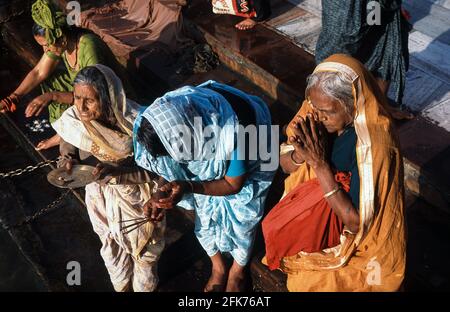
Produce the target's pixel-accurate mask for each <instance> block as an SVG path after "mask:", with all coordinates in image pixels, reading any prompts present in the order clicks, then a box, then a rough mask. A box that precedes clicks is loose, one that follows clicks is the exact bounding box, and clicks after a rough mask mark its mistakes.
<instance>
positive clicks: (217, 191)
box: [181, 174, 247, 196]
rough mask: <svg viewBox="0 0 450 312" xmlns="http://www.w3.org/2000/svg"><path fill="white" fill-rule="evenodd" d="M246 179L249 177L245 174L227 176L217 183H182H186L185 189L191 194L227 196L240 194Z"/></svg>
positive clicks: (216, 181)
mask: <svg viewBox="0 0 450 312" xmlns="http://www.w3.org/2000/svg"><path fill="white" fill-rule="evenodd" d="M246 179H247V175H245V174H244V175H241V176H238V177H228V176H225V177H224V178H223V179H220V180H215V181H203V182H190V181H189V182H187V181H183V182H181V183H185V185H184V188H185V189H186V190H187V191H188V192H189V191H190V192H191V193H196V194H203V195H211V196H226V195H233V194H237V193H239V192H240V191H241V189H242V186H243V185H244V182H245V180H246ZM186 184H187V185H186ZM191 185H192V186H191Z"/></svg>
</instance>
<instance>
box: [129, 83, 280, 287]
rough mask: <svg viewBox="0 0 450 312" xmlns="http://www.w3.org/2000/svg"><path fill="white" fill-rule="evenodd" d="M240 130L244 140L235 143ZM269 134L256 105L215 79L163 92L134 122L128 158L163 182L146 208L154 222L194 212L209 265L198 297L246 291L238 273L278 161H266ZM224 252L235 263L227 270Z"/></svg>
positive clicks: (264, 111)
mask: <svg viewBox="0 0 450 312" xmlns="http://www.w3.org/2000/svg"><path fill="white" fill-rule="evenodd" d="M244 128H245V131H247V130H248V133H250V137H251V138H250V139H249V140H247V141H248V142H247V143H245V144H242V142H244V141H245V139H244V140H243V139H242V138H243V137H245V131H244V130H243V129H244ZM271 130H272V127H271V117H270V113H269V110H268V108H267V106H266V104H265V103H264V102H263V101H262V100H261V99H259V98H258V97H255V96H250V95H247V94H245V93H243V92H241V91H239V90H237V89H235V88H232V87H229V86H226V85H223V84H219V83H216V82H214V81H208V82H205V83H203V84H201V85H200V86H197V87H191V86H187V87H183V88H180V89H178V90H175V91H172V92H169V93H166V94H165V95H164V96H163V97H161V98H158V99H157V100H156V101H155V102H154V103H153V104H152V105H150V106H149V107H148V108H147V109H145V111H143V112H142V113H141V114H140V115H139V117H138V118H137V119H136V122H135V125H134V145H135V160H136V162H137V164H138V165H139V166H141V167H143V168H145V169H147V170H149V171H152V172H154V173H156V174H158V175H159V176H161V183H162V184H164V183H165V184H164V185H163V186H162V187H160V191H161V192H164V193H165V195H164V196H165V198H163V199H159V200H157V199H153V200H150V201H149V202H147V204H146V209H147V210H148V211H150V210H151V211H152V212H151V214H152V216H153V217H156V215H157V213H156V211H158V210H157V209H161V208H164V209H168V208H173V207H174V206H175V205H178V206H180V207H183V208H185V209H189V210H192V209H194V210H195V212H196V214H195V215H196V219H195V234H196V236H197V238H198V240H199V241H200V244H201V245H202V247H203V248H204V249H205V251H206V252H207V254H208V256H209V257H210V258H211V261H212V272H211V276H210V279H209V281H208V283H207V284H206V286H205V291H223V290H226V291H240V290H243V289H244V287H245V278H244V268H245V266H246V264H247V263H248V261H249V258H250V253H251V249H252V245H253V241H254V237H255V231H256V226H257V224H258V223H259V221H260V219H261V217H262V215H263V211H264V202H265V199H266V196H267V192H268V189H269V186H270V184H271V182H272V179H273V176H274V172H275V170H276V169H277V167H278V159H276V161H275V162H273V159H269V158H270V157H269V158H268V157H266V156H268V155H269V154H270V155H272V154H274V155H277V151H272V149H271V146H277V145H276V142H272V141H273V139H278V137H276V135H274V134H273V133H272V131H271ZM252 135H253V137H252ZM264 148H265V150H264V151H263V149H264ZM258 151H259V152H258ZM272 152H273V153H272ZM262 158H263V159H264V160H262ZM271 164H272V165H271ZM155 198H156V197H155ZM149 214H150V212H149ZM225 252H226V253H229V254H230V255H231V256H232V257H233V259H234V261H233V264H232V266H231V268H229V269H228V268H227V267H226V265H225V262H224V260H223V257H222V253H225Z"/></svg>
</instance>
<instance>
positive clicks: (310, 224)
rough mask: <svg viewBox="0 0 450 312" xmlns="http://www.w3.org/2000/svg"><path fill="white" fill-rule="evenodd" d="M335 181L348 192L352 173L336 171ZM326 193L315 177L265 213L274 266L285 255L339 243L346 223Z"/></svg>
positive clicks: (268, 247)
mask: <svg viewBox="0 0 450 312" xmlns="http://www.w3.org/2000/svg"><path fill="white" fill-rule="evenodd" d="M336 181H337V182H339V183H340V184H341V186H342V187H343V189H344V190H345V191H346V192H349V190H350V174H349V173H341V172H339V173H337V174H336ZM323 195H324V194H323V191H322V188H321V186H320V183H319V181H318V180H317V179H312V180H310V181H308V182H305V183H302V184H301V185H299V186H297V187H296V188H295V189H293V190H292V191H291V192H289V194H287V195H286V196H285V197H284V198H283V199H282V200H281V201H280V202H279V203H278V204H277V205H276V206H275V207H274V208H273V209H272V210H271V211H270V212H269V214H268V215H267V216H266V217H265V219H264V220H263V222H262V230H263V234H264V239H265V243H266V258H267V262H268V265H269V268H270V269H271V270H275V269H277V268H278V267H279V266H280V260H281V259H282V258H283V257H286V256H293V255H296V254H297V253H299V252H300V251H305V252H318V251H321V250H323V249H326V248H331V247H334V246H337V245H338V244H339V242H340V235H341V233H342V230H343V223H342V222H341V221H340V220H339V218H338V217H337V216H336V214H335V213H334V212H333V210H332V209H331V207H330V205H329V204H328V202H327V201H326V199H325V198H324V197H323Z"/></svg>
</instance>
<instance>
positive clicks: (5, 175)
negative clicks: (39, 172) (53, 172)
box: [0, 159, 56, 180]
mask: <svg viewBox="0 0 450 312" xmlns="http://www.w3.org/2000/svg"><path fill="white" fill-rule="evenodd" d="M53 163H56V159H54V160H44V161H41V162H40V163H38V164H36V165H34V166H27V167H25V168H23V169H15V170H12V171H10V172H5V173H3V172H0V180H2V179H5V178H10V177H15V176H19V175H21V174H24V173H29V172H33V171H35V170H36V169H39V168H43V167H46V166H50V165H51V164H53Z"/></svg>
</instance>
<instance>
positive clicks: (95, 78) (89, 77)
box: [73, 66, 115, 122]
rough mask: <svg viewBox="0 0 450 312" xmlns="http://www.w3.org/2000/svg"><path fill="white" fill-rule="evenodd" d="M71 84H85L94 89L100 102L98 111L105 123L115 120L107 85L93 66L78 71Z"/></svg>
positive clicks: (102, 76) (101, 74)
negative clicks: (99, 110)
mask: <svg viewBox="0 0 450 312" xmlns="http://www.w3.org/2000/svg"><path fill="white" fill-rule="evenodd" d="M73 84H74V85H76V84H87V85H90V86H92V87H93V88H94V90H95V91H96V92H97V94H98V97H99V100H100V109H101V112H102V115H103V116H104V117H105V119H106V120H107V121H110V122H113V121H114V120H115V118H114V113H113V111H112V109H111V100H110V98H109V90H108V83H107V82H106V78H105V76H104V75H103V73H102V72H101V71H100V70H99V69H98V68H96V67H95V66H87V67H85V68H83V69H82V70H80V71H79V72H78V74H77V76H76V77H75V79H74V81H73Z"/></svg>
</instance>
